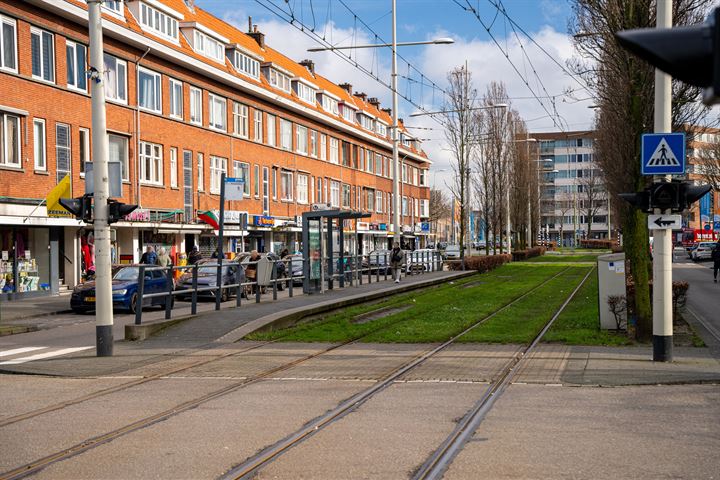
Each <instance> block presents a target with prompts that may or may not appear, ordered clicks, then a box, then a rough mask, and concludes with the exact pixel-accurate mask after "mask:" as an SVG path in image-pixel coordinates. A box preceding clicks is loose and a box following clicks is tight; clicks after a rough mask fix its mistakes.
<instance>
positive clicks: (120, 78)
mask: <svg viewBox="0 0 720 480" xmlns="http://www.w3.org/2000/svg"><path fill="white" fill-rule="evenodd" d="M103 67H104V68H105V82H104V85H105V99H106V100H110V101H114V102H118V103H122V104H127V62H125V60H120V59H119V58H117V57H113V56H112V55H109V54H107V53H106V54H105V55H104V57H103Z"/></svg>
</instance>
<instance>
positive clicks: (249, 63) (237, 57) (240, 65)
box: [228, 50, 260, 80]
mask: <svg viewBox="0 0 720 480" xmlns="http://www.w3.org/2000/svg"><path fill="white" fill-rule="evenodd" d="M228 57H229V58H230V63H232V64H233V67H235V70H237V71H238V72H240V73H244V74H245V75H247V76H248V77H252V78H254V79H256V80H257V79H258V78H260V62H259V61H258V60H256V59H254V58H252V57H251V56H250V55H247V54H245V53H243V52H241V51H239V50H231V51H230V52H229V54H228Z"/></svg>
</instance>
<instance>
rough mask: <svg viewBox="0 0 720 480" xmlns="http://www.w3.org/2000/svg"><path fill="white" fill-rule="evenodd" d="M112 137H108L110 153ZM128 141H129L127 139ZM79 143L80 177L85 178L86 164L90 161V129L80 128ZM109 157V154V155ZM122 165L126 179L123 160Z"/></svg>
mask: <svg viewBox="0 0 720 480" xmlns="http://www.w3.org/2000/svg"><path fill="white" fill-rule="evenodd" d="M109 138H110V135H108V152H109V150H110V140H109ZM126 141H127V139H126ZM78 142H79V144H80V148H79V149H78V156H79V157H80V176H81V177H84V176H85V163H86V162H89V161H90V129H88V128H83V127H80V128H79V129H78ZM108 155H109V153H108ZM120 164H121V172H122V174H123V175H122V177H123V178H122V179H123V180H126V179H125V176H126V175H127V173H125V172H123V171H122V160H121V161H120Z"/></svg>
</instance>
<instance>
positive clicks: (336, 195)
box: [330, 180, 340, 207]
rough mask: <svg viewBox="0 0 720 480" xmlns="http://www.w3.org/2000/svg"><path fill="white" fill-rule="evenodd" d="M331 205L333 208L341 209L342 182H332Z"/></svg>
mask: <svg viewBox="0 0 720 480" xmlns="http://www.w3.org/2000/svg"><path fill="white" fill-rule="evenodd" d="M330 204H331V205H332V206H333V207H340V182H336V181H334V180H331V181H330Z"/></svg>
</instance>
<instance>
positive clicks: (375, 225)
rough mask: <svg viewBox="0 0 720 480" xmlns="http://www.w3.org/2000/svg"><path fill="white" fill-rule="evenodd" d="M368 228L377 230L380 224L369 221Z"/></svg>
mask: <svg viewBox="0 0 720 480" xmlns="http://www.w3.org/2000/svg"><path fill="white" fill-rule="evenodd" d="M370 230H373V231H378V230H380V225H379V224H377V223H371V224H370Z"/></svg>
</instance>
